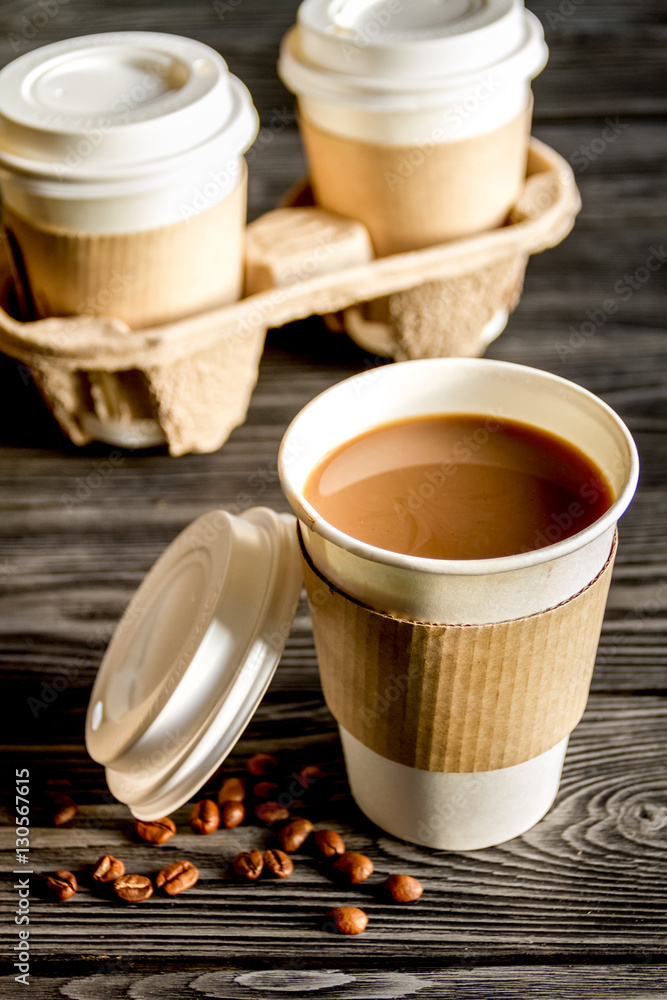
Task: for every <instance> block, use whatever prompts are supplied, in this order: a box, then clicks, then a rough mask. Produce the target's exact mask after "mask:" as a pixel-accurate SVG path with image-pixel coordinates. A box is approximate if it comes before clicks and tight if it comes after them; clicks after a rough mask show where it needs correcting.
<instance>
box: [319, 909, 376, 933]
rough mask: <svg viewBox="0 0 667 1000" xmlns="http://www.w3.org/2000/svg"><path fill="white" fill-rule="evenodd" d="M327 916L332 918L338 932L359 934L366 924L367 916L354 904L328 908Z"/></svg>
mask: <svg viewBox="0 0 667 1000" xmlns="http://www.w3.org/2000/svg"><path fill="white" fill-rule="evenodd" d="M327 917H329V918H330V919H331V920H333V922H334V925H335V927H336V930H337V931H338V932H339V933H340V934H361V933H362V931H365V930H366V925H367V924H368V917H367V916H366V914H365V913H364V911H363V910H359V909H358V908H357V907H356V906H336V907H334V909H333V910H329V912H328V913H327Z"/></svg>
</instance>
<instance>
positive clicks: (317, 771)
mask: <svg viewBox="0 0 667 1000" xmlns="http://www.w3.org/2000/svg"><path fill="white" fill-rule="evenodd" d="M325 777H326V774H325V772H324V770H323V769H322V767H321V766H320V765H319V764H306V766H305V767H302V768H301V770H300V771H298V772H297V774H296V779H297V781H298V782H299V784H300V785H301V787H302V788H310V786H311V785H314V784H315V782H316V781H320V780H321V779H322V778H325Z"/></svg>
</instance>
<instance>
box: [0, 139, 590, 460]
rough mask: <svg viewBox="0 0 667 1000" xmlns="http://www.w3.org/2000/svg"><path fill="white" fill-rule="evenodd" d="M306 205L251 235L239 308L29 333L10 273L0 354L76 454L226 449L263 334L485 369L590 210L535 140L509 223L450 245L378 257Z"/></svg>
mask: <svg viewBox="0 0 667 1000" xmlns="http://www.w3.org/2000/svg"><path fill="white" fill-rule="evenodd" d="M308 200H309V191H308V188H307V185H302V186H301V187H300V189H298V190H297V191H296V192H293V193H292V194H291V196H290V197H289V201H288V204H287V205H286V206H285V207H283V208H278V209H276V210H275V211H273V212H268V213H266V215H263V216H262V217H261V218H259V219H257V220H256V221H255V222H253V223H251V224H250V225H249V226H248V230H247V240H246V261H247V269H246V293H245V297H244V298H242V299H241V300H240V301H238V302H233V303H231V304H229V305H223V306H219V307H217V308H215V309H211V310H209V311H207V312H204V313H200V314H198V315H194V316H189V317H187V318H185V319H180V320H177V321H175V322H171V323H167V324H164V325H162V326H159V327H153V328H152V329H141V330H132V329H130V328H129V327H128V325H127V324H126V323H124V322H122V321H121V320H118V319H115V318H113V317H106V316H64V317H50V318H47V319H40V320H36V321H33V322H20V321H19V320H17V319H16V318H14V316H13V315H12V309H11V301H12V280H11V274H10V271H9V264H8V263H6V262H3V264H2V273H0V288H1V292H0V350H1V351H3V352H4V353H5V354H7V355H9V356H11V357H12V358H15V359H16V360H17V361H19V362H21V363H23V364H24V365H26V366H27V368H28V369H29V371H30V373H31V375H32V377H33V379H34V381H35V383H36V384H37V386H38V388H39V390H40V392H41V394H42V396H43V397H44V399H45V401H46V403H47V405H48V406H49V408H50V409H51V411H52V412H53V414H54V416H55V417H56V419H57V420H58V422H59V424H60V426H61V428H62V429H63V431H64V432H65V433H66V434H67V435H68V436H69V437H70V438H71V440H72V441H73V442H74V443H75V444H78V445H83V444H87V443H88V442H90V441H92V440H107V441H110V442H112V443H117V444H123V445H126V446H129V447H145V446H148V445H153V444H161V443H166V444H167V446H168V449H169V452H170V454H172V455H182V454H185V453H187V452H210V451H215V450H216V449H218V448H219V447H220V446H221V445H222V444H223V443H224V442H225V441H226V440H227V438H228V436H229V434H230V433H231V431H232V430H233V428H234V427H236V426H237V425H238V424H240V423H242V422H243V420H244V419H245V415H246V412H247V408H248V404H249V401H250V396H251V394H252V391H253V388H254V386H255V383H256V380H257V372H258V366H259V360H260V356H261V353H262V350H263V346H264V338H265V336H266V332H267V330H269V329H272V328H274V327H280V326H283V325H284V324H285V323H289V322H291V321H292V320H296V319H302V318H305V317H307V316H313V315H320V316H325V317H326V318H327V322H328V324H329V325H330V326H332V327H334V328H337V329H340V330H343V329H344V330H346V331H347V332H348V333H349V334H350V335H351V336H352V337H353V338H354V339H355V340H357V342H358V343H360V344H361V346H363V347H365V348H367V349H369V350H372V351H375V352H376V353H380V354H384V355H386V356H388V357H392V358H394V359H396V360H406V359H411V358H424V357H447V356H450V357H473V356H479V355H480V354H482V353H483V351H484V349H485V347H486V345H487V343H488V342H489V340H490V339H493V336H495V335H497V333H498V332H499V330H500V329H502V326H503V325H504V321H505V319H506V317H507V315H508V314H509V313H510V312H511V311H512V310H513V309H514V308H515V306H516V305H517V303H518V301H519V298H520V295H521V289H522V285H523V277H524V273H525V269H526V264H527V261H528V257H529V256H530V255H531V254H533V253H539V252H541V251H542V250H545V249H547V248H548V247H552V246H555V245H556V244H557V243H559V242H560V241H561V240H562V239H564V237H565V236H566V235H567V234H568V232H569V231H570V229H571V228H572V226H573V224H574V219H575V217H576V214H577V212H578V211H579V209H580V207H581V203H580V199H579V194H578V191H577V188H576V185H575V182H574V176H573V173H572V169H571V167H570V165H569V164H568V163H567V162H566V161H565V160H564V159H563V158H562V157H561V156H559V155H558V154H557V153H555V152H554V151H553V150H552V149H550V148H549V147H548V146H545V145H544V144H543V143H541V142H539V141H537V140H535V139H533V140H531V144H530V151H529V157H528V168H527V174H526V183H525V186H524V189H523V191H522V194H521V196H520V198H519V199H518V201H517V203H516V205H515V206H514V208H513V210H512V212H511V213H510V216H509V218H508V220H507V223H506V225H504V226H502V227H501V228H499V229H495V230H491V231H487V232H484V233H480V234H477V235H475V236H470V237H466V238H464V239H458V240H454V241H452V242H449V243H445V244H441V245H439V246H432V247H427V248H425V249H423V250H412V251H409V252H406V253H397V254H393V255H392V256H389V257H383V258H379V259H374V258H373V257H372V249H371V247H370V240H369V238H368V234H367V232H366V230H365V229H364V227H363V226H361V225H360V224H359V223H355V222H350V221H349V220H345V219H340V218H338V217H335V216H332V215H329V214H328V213H326V212H324V211H323V210H321V209H319V208H316V207H314V206H312V205H308Z"/></svg>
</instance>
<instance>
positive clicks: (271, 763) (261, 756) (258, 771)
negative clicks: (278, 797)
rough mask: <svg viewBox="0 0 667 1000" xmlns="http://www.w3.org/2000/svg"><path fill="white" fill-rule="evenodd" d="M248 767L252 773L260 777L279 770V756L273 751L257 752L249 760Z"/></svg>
mask: <svg viewBox="0 0 667 1000" xmlns="http://www.w3.org/2000/svg"><path fill="white" fill-rule="evenodd" d="M246 767H247V768H248V771H249V772H250V774H254V775H255V777H260V776H262V775H265V774H270V773H271V772H272V771H275V770H277V768H278V758H277V757H274V756H273V754H271V753H256V754H253V756H252V757H250V759H249V760H248V761H247V763H246Z"/></svg>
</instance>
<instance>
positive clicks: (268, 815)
mask: <svg viewBox="0 0 667 1000" xmlns="http://www.w3.org/2000/svg"><path fill="white" fill-rule="evenodd" d="M255 816H256V817H257V819H258V820H261V822H262V823H279V822H280V821H281V820H283V819H289V809H287V808H286V807H285V806H281V805H280V803H279V802H260V803H259V805H258V806H255Z"/></svg>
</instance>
